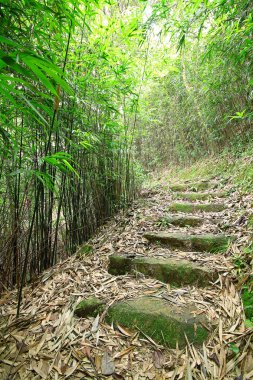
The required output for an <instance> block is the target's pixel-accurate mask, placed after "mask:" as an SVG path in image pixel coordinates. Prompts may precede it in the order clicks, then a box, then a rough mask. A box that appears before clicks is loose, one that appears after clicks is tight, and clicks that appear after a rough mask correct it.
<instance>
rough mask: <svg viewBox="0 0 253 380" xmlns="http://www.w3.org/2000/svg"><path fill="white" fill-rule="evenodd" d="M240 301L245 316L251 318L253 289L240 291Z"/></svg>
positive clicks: (252, 312)
mask: <svg viewBox="0 0 253 380" xmlns="http://www.w3.org/2000/svg"><path fill="white" fill-rule="evenodd" d="M242 301H243V306H244V312H245V316H246V318H248V319H251V318H253V290H251V291H250V290H249V289H248V288H246V289H244V290H243V292H242Z"/></svg>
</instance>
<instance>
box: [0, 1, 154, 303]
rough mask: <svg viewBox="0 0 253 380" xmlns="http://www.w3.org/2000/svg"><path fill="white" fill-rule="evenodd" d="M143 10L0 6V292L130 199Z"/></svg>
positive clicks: (77, 4) (66, 250)
mask: <svg viewBox="0 0 253 380" xmlns="http://www.w3.org/2000/svg"><path fill="white" fill-rule="evenodd" d="M144 7H145V4H135V3H134V2H130V3H129V4H124V3H114V2H110V1H107V0H92V1H89V2H83V1H81V0H70V1H65V0H63V1H58V2H57V1H54V0H46V1H40V0H39V1H28V0H12V1H10V0H7V1H5V2H2V3H1V5H0V151H1V153H0V188H1V189H3V190H2V191H1V206H0V213H1V228H0V231H1V232H0V238H1V239H0V241H1V243H0V251H1V258H0V262H1V265H3V266H4V268H5V269H6V270H4V271H2V272H1V278H0V280H1V281H0V282H1V286H3V287H8V286H12V285H14V284H18V285H19V286H20V289H22V286H23V285H24V282H25V279H26V278H28V277H29V276H30V277H32V275H33V274H34V273H39V272H40V271H42V270H44V269H45V268H47V267H49V266H50V265H52V264H54V263H55V262H56V261H57V260H58V259H59V258H61V255H68V254H71V253H74V252H75V250H76V247H78V246H80V245H81V244H82V243H83V242H84V241H86V240H87V239H88V238H89V237H90V236H91V234H92V233H93V232H94V231H95V230H96V228H97V227H98V226H99V225H100V224H101V223H103V222H104V221H105V220H106V219H107V218H108V217H109V216H110V215H112V214H113V213H114V212H115V211H116V210H117V209H118V208H119V207H125V205H127V204H128V203H129V201H130V200H131V199H132V198H133V197H134V195H135V191H136V186H137V184H139V182H140V180H142V169H141V168H140V166H138V164H136V161H135V160H134V159H133V139H134V137H135V118H136V113H137V111H138V97H139V88H140V85H141V81H142V79H141V77H140V75H139V68H140V67H142V66H143V64H142V62H143V57H145V54H146V49H147V47H146V44H145V40H144V37H145V35H144V29H143V28H142V12H143V9H144ZM140 46H141V49H140ZM133 55H135V56H136V59H135V60H132V59H131V58H132V56H133ZM135 172H136V173H137V176H136V177H135ZM27 272H30V273H29V276H28V273H27ZM0 292H1V287H0ZM20 296H21V292H20ZM20 300H21V297H20ZM20 300H19V301H20ZM19 306H20V302H19Z"/></svg>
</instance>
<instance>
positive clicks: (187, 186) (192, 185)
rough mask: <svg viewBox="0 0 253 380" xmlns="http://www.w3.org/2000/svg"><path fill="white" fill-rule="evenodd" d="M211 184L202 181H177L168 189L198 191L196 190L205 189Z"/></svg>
mask: <svg viewBox="0 0 253 380" xmlns="http://www.w3.org/2000/svg"><path fill="white" fill-rule="evenodd" d="M212 186H213V184H212V183H209V182H206V181H202V182H189V183H177V184H174V185H171V186H170V189H171V190H172V191H187V190H189V191H190V190H192V191H198V190H206V189H208V188H210V187H212Z"/></svg>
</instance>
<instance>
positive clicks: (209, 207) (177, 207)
mask: <svg viewBox="0 0 253 380" xmlns="http://www.w3.org/2000/svg"><path fill="white" fill-rule="evenodd" d="M225 208H226V206H225V205H224V204H222V203H204V204H203V203H202V204H195V203H172V204H171V205H170V206H169V208H168V211H174V212H185V213H195V212H199V211H202V212H220V211H223V210H224V209H225Z"/></svg>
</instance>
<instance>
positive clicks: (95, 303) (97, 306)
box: [74, 297, 104, 318]
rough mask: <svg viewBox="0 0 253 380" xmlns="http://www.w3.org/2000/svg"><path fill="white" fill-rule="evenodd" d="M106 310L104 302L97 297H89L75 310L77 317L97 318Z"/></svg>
mask: <svg viewBox="0 0 253 380" xmlns="http://www.w3.org/2000/svg"><path fill="white" fill-rule="evenodd" d="M103 310H104V303H103V301H101V300H99V299H98V298H96V297H89V298H87V299H85V300H83V301H81V302H80V303H79V304H78V305H77V306H76V308H75V311H74V314H75V315H76V316H77V317H81V318H86V317H95V316H96V315H97V314H99V313H101V312H102V311H103Z"/></svg>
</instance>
